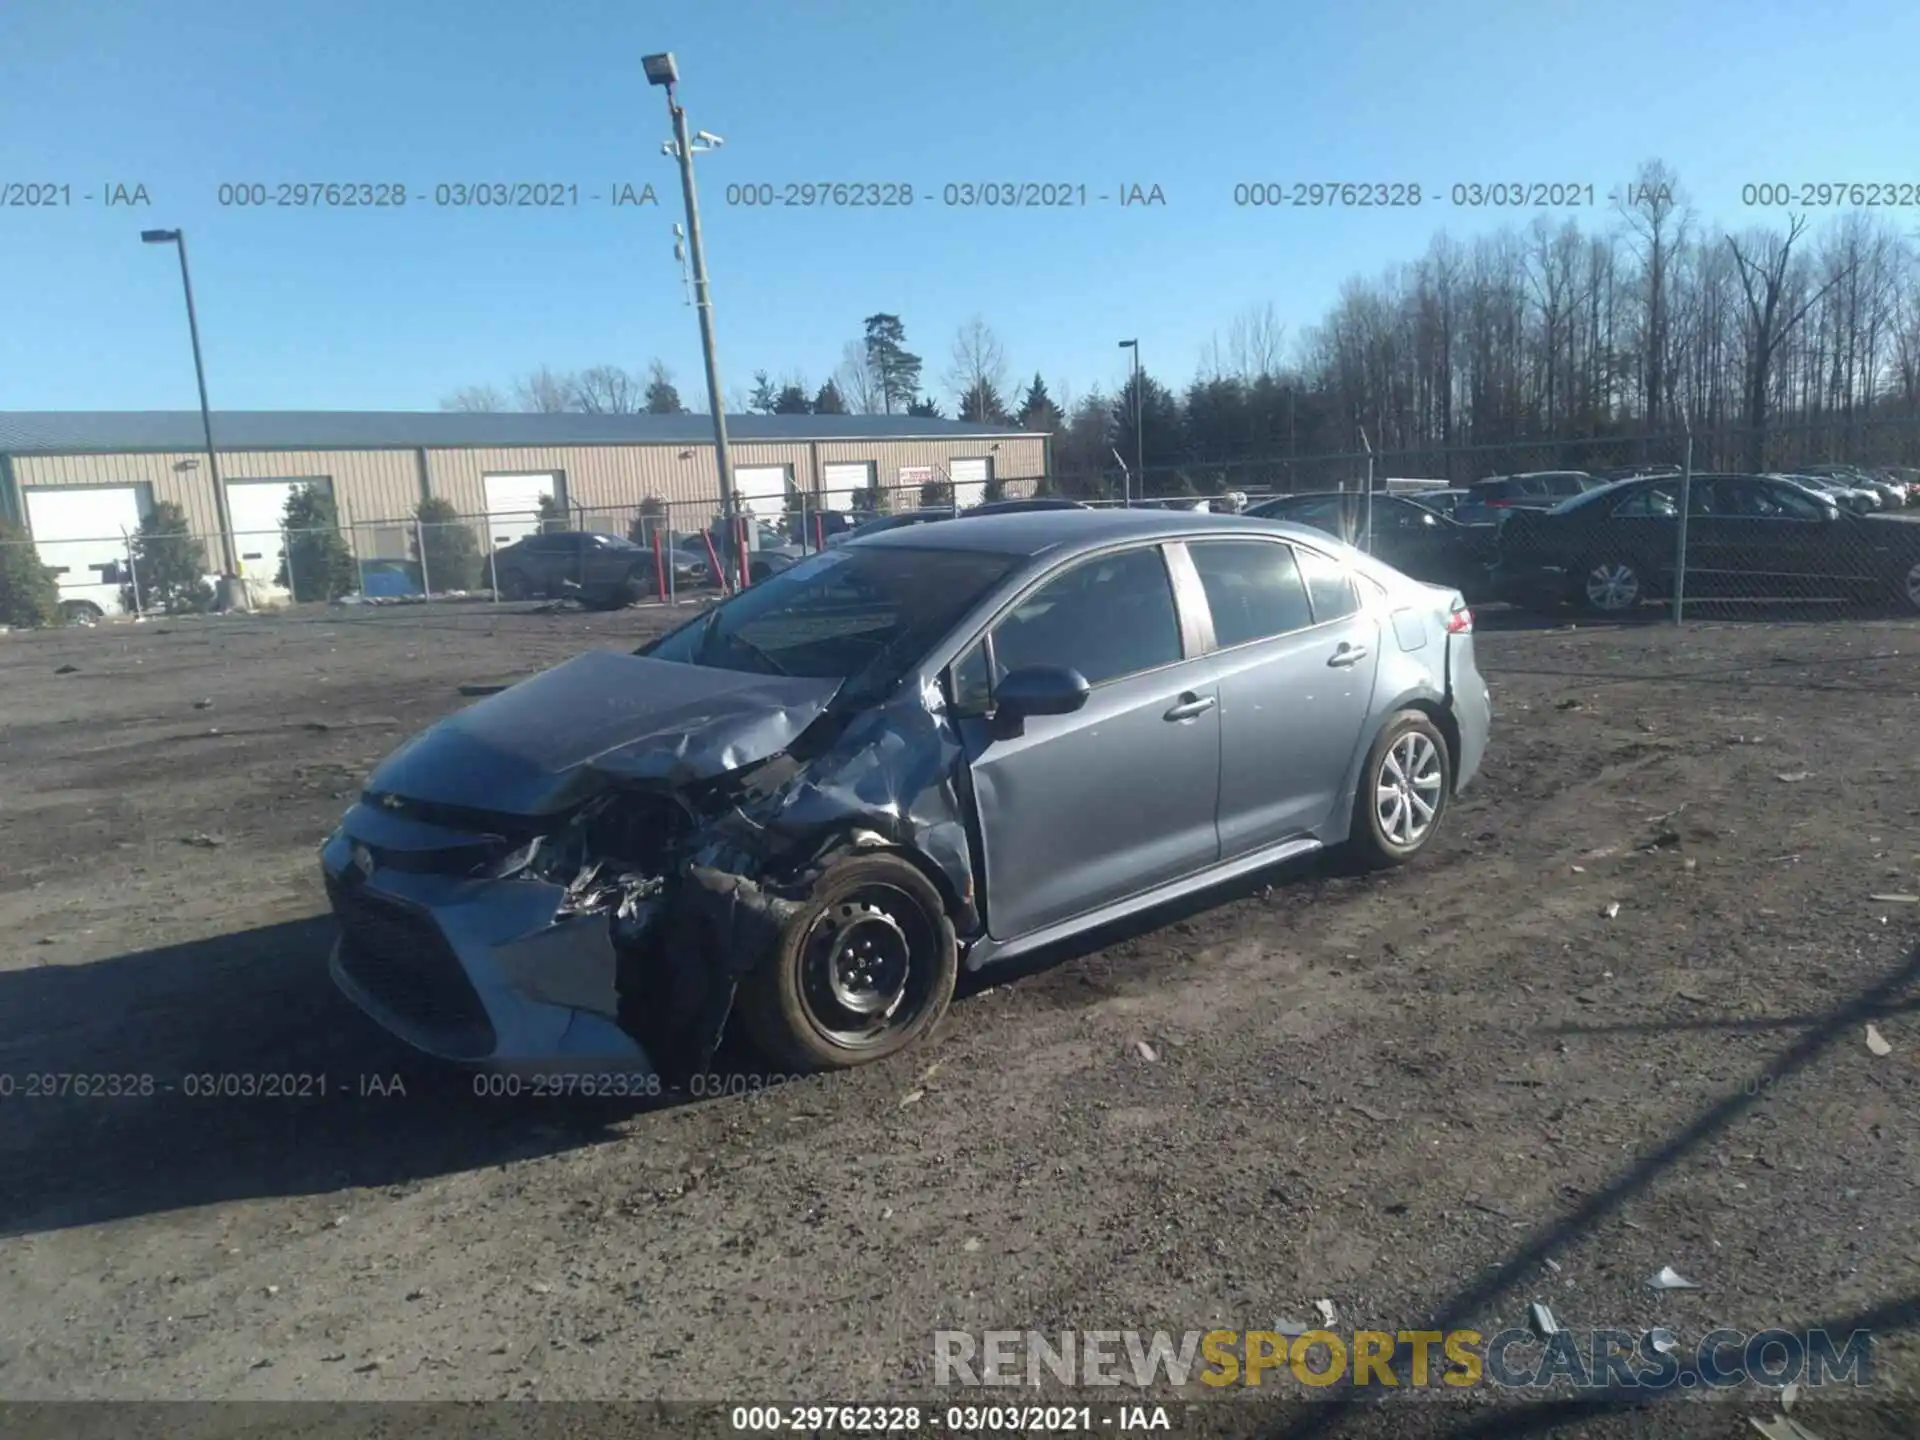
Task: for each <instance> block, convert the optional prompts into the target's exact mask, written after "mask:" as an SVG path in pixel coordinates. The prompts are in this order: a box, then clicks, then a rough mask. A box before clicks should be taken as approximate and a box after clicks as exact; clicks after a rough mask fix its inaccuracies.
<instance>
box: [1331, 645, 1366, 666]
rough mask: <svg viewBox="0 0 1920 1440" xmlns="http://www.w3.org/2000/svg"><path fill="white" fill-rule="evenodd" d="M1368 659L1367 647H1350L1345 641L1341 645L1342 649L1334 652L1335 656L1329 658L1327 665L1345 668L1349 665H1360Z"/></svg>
mask: <svg viewBox="0 0 1920 1440" xmlns="http://www.w3.org/2000/svg"><path fill="white" fill-rule="evenodd" d="M1366 658H1367V647H1366V646H1364V645H1349V644H1347V643H1346V642H1345V641H1342V642H1341V644H1340V648H1339V649H1338V650H1336V651H1334V652H1333V654H1332V655H1331V656H1329V657H1328V659H1327V664H1329V665H1334V666H1341V667H1344V666H1347V665H1358V664H1359V663H1360V662H1361V661H1362V660H1364V659H1366Z"/></svg>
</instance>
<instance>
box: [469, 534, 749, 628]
mask: <svg viewBox="0 0 1920 1440" xmlns="http://www.w3.org/2000/svg"><path fill="white" fill-rule="evenodd" d="M697 543H698V542H697V541H691V542H690V541H689V540H688V539H687V538H685V537H683V538H681V539H679V540H677V541H676V544H675V548H674V550H673V552H672V554H673V560H672V564H673V571H674V584H675V585H676V586H677V587H680V588H690V587H693V586H697V585H702V584H706V583H708V581H709V579H710V578H711V577H710V574H709V570H710V567H709V566H708V564H707V557H706V555H705V554H704V553H703V552H702V551H699V550H695V549H694V548H693V545H695V544H697ZM493 576H494V581H495V584H496V586H497V588H498V590H499V594H500V598H501V599H503V600H531V599H538V598H547V599H555V600H557V599H562V598H565V597H568V596H571V597H574V598H576V599H578V600H579V601H580V602H581V603H582V604H584V605H587V606H590V607H592V608H595V609H616V608H618V607H619V606H622V605H631V604H632V603H633V602H634V601H635V600H638V599H642V598H644V597H645V596H648V595H651V594H654V593H656V592H657V591H658V590H659V588H660V586H659V581H658V579H657V578H656V574H655V568H654V556H653V550H652V548H651V547H649V546H644V545H636V544H634V542H633V541H631V540H629V539H627V538H626V537H624V536H621V535H605V534H601V533H599V532H598V531H591V530H554V531H545V532H542V533H540V534H535V535H528V536H525V537H523V538H521V539H519V540H516V541H514V542H513V543H512V544H511V545H506V546H503V547H502V548H500V549H499V550H496V551H495V552H494V555H493Z"/></svg>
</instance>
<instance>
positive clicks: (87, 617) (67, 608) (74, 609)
mask: <svg viewBox="0 0 1920 1440" xmlns="http://www.w3.org/2000/svg"><path fill="white" fill-rule="evenodd" d="M106 618H107V615H106V611H104V610H102V609H101V608H100V607H99V606H98V605H96V604H94V603H93V601H91V600H62V601H61V602H60V622H61V623H62V624H63V625H75V624H79V623H82V622H85V623H87V624H92V623H94V622H95V621H99V620H104V619H106Z"/></svg>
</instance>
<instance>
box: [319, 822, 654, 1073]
mask: <svg viewBox="0 0 1920 1440" xmlns="http://www.w3.org/2000/svg"><path fill="white" fill-rule="evenodd" d="M356 849H359V850H360V851H361V854H362V856H363V857H364V856H365V855H366V854H367V853H368V852H366V851H365V849H364V847H359V846H357V844H356V842H355V841H354V840H353V838H352V837H350V836H349V835H347V834H346V833H344V832H336V833H335V834H334V835H333V836H332V837H331V838H330V839H329V840H328V841H327V843H326V845H325V847H324V848H323V849H322V850H321V856H320V862H321V870H322V874H323V877H324V879H325V882H326V887H327V895H328V899H329V900H330V901H331V902H332V904H333V911H334V915H335V916H336V918H337V919H338V920H339V922H340V937H339V940H338V941H337V942H336V944H335V946H334V949H333V955H332V959H331V961H330V963H329V970H330V971H331V973H332V976H333V980H334V983H335V985H337V986H338V987H339V989H340V991H341V993H342V994H344V995H345V996H346V997H347V998H348V999H349V1000H351V1001H353V1003H354V1004H355V1005H357V1006H358V1007H359V1008H360V1009H361V1010H363V1011H365V1012H366V1014H367V1015H368V1016H370V1017H371V1018H372V1019H373V1020H374V1021H376V1022H377V1023H378V1024H379V1025H380V1026H381V1027H382V1028H383V1029H385V1030H387V1031H388V1032H390V1033H391V1034H393V1035H394V1036H395V1037H397V1038H398V1039H400V1040H401V1041H403V1042H405V1043H406V1044H408V1045H410V1046H412V1047H413V1048H414V1049H416V1050H419V1051H422V1052H423V1053H425V1054H428V1055H432V1056H435V1057H437V1058H439V1059H442V1060H448V1061H452V1062H455V1063H458V1064H464V1065H474V1066H479V1067H482V1068H486V1069H497V1070H507V1071H513V1072H529V1073H540V1072H555V1071H578V1072H581V1073H583V1074H584V1073H596V1074H598V1073H622V1074H633V1073H649V1074H650V1073H653V1070H654V1066H653V1063H652V1061H651V1059H650V1058H649V1057H648V1055H647V1053H646V1051H645V1049H644V1048H643V1047H642V1046H641V1045H640V1044H639V1043H638V1042H637V1041H636V1040H634V1038H633V1037H632V1036H631V1035H629V1034H628V1033H627V1032H626V1031H625V1030H623V1029H622V1028H621V1027H620V1024H619V1023H618V1019H617V1014H618V998H617V992H616V989H615V972H616V966H617V963H618V962H617V956H616V953H615V951H614V947H613V940H612V936H611V933H610V931H609V928H608V924H607V919H606V917H605V916H604V915H586V916H580V917H577V918H568V919H558V918H556V917H557V914H558V911H559V908H560V903H561V900H562V898H563V897H564V896H565V893H566V892H565V890H564V889H563V888H562V887H561V886H558V885H551V884H546V883H543V882H539V881H533V880H526V879H513V880H475V879H468V878H465V877H461V876H454V875H444V874H433V873H421V872H416V871H412V870H398V869H391V868H380V867H378V866H377V865H375V866H367V865H364V864H356V862H355V852H356Z"/></svg>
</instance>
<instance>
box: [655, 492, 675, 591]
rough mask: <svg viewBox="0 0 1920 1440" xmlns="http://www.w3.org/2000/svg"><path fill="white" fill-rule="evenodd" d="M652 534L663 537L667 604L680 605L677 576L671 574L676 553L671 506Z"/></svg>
mask: <svg viewBox="0 0 1920 1440" xmlns="http://www.w3.org/2000/svg"><path fill="white" fill-rule="evenodd" d="M654 533H655V534H656V535H660V536H662V537H664V541H665V545H666V551H667V576H666V580H667V604H669V605H678V604H679V603H680V596H679V583H680V581H679V576H677V575H675V574H674V573H673V572H674V570H675V569H676V568H677V567H676V566H675V564H674V557H675V555H676V554H677V553H678V552H677V551H676V550H675V549H674V545H673V507H672V506H671V505H669V506H668V507H667V511H666V513H665V514H664V515H662V516H661V517H660V523H659V525H658V526H657V527H656V528H655V530H654Z"/></svg>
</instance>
